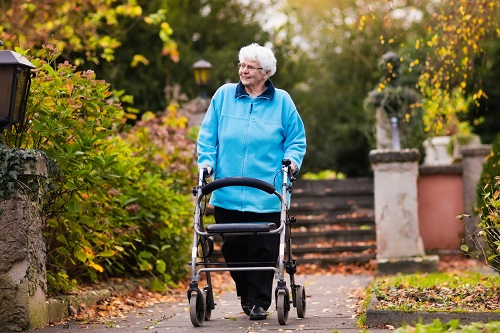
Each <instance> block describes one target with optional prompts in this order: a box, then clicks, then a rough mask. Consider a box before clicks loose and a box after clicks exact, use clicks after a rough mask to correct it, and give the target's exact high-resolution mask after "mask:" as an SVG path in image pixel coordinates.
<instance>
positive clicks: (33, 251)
mask: <svg viewBox="0 0 500 333" xmlns="http://www.w3.org/2000/svg"><path fill="white" fill-rule="evenodd" d="M2 157H3V156H1V157H0V166H2V167H5V165H4V161H2V159H1V158H2ZM45 176H47V167H46V165H45V162H44V160H43V158H41V159H40V160H38V161H37V163H36V164H34V166H33V165H32V166H27V168H26V172H25V175H22V176H18V177H17V184H18V185H19V186H18V187H17V188H16V189H15V190H14V192H13V194H11V195H10V196H9V198H7V199H3V200H0V230H2V232H1V233H0V331H1V332H5V331H7V332H20V331H26V330H30V329H35V328H38V327H41V326H43V325H46V324H47V306H46V292H47V279H46V268H45V261H46V250H45V243H44V240H43V232H42V228H43V224H44V221H43V218H42V214H41V213H42V212H41V202H40V198H41V196H40V193H37V192H36V191H37V190H40V189H37V188H36V186H35V187H33V184H36V183H37V180H36V179H37V177H45Z"/></svg>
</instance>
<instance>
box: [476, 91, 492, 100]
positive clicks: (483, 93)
mask: <svg viewBox="0 0 500 333" xmlns="http://www.w3.org/2000/svg"><path fill="white" fill-rule="evenodd" d="M480 98H488V96H487V95H486V93H485V92H484V91H483V89H479V90H478V91H477V92H476V93H475V94H473V95H472V99H473V100H478V99H480Z"/></svg>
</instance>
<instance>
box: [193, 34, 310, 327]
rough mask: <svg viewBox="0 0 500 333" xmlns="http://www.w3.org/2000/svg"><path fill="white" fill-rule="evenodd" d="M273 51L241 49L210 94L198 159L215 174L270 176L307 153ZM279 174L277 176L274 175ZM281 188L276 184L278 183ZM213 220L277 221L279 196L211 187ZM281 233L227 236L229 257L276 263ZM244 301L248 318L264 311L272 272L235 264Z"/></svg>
mask: <svg viewBox="0 0 500 333" xmlns="http://www.w3.org/2000/svg"><path fill="white" fill-rule="evenodd" d="M274 73H276V58H275V57H274V54H273V52H272V51H271V50H270V49H269V48H266V47H263V46H260V45H258V44H255V43H254V44H251V45H248V46H245V47H243V48H241V50H240V52H239V63H238V74H239V79H240V81H239V82H238V83H227V84H224V85H223V86H222V87H220V88H219V89H218V90H217V91H216V93H215V94H214V96H213V98H212V101H211V103H210V106H209V108H208V111H207V114H206V116H205V119H204V120H203V124H202V125H201V128H200V132H199V136H198V146H197V152H198V166H199V167H200V168H206V169H207V170H208V171H209V173H211V174H212V172H213V177H214V179H219V178H224V177H235V176H239V177H252V178H257V179H260V180H263V181H266V182H268V183H270V184H274V183H275V179H276V175H277V174H278V173H279V172H280V171H281V162H282V160H283V159H289V160H291V161H292V172H293V173H294V174H296V173H297V172H298V171H299V169H300V166H301V164H302V160H303V158H304V155H305V152H306V136H305V130H304V124H303V122H302V120H301V118H300V116H299V113H298V112H297V109H296V107H295V105H294V103H293V101H292V99H291V98H290V95H289V94H288V93H287V92H286V91H284V90H281V89H277V88H275V87H274V85H273V83H272V82H271V81H270V80H269V78H270V77H271V76H272V75H273V74H274ZM278 179H279V177H278ZM275 185H277V186H278V187H279V186H281V184H275ZM210 203H211V204H212V205H213V206H214V214H215V221H216V223H236V222H274V223H276V224H277V225H278V226H279V224H280V202H279V200H278V198H277V197H276V196H270V195H268V194H267V193H264V192H262V191H260V190H257V189H253V188H248V187H225V188H221V189H219V190H217V191H215V192H214V193H213V194H212V197H211V199H210ZM278 247H279V235H278V234H273V235H262V234H260V235H250V236H226V237H224V243H223V245H222V253H223V255H224V259H225V260H226V263H227V264H228V265H229V266H230V265H231V263H241V262H266V263H272V262H274V263H276V261H277V258H278ZM231 276H232V278H233V280H234V281H235V284H236V291H237V295H238V296H239V297H240V298H241V306H242V309H243V311H244V312H245V314H246V315H248V316H249V317H250V319H251V320H263V319H266V318H267V309H268V308H269V306H270V305H271V302H272V286H273V278H274V273H273V272H272V271H233V272H231Z"/></svg>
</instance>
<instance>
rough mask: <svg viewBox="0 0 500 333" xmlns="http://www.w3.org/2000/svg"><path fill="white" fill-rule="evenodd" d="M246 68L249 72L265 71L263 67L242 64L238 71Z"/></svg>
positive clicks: (239, 65)
mask: <svg viewBox="0 0 500 333" xmlns="http://www.w3.org/2000/svg"><path fill="white" fill-rule="evenodd" d="M245 68H246V69H248V71H249V72H254V71H256V70H258V69H264V68H262V67H252V66H248V65H246V64H240V63H238V69H245Z"/></svg>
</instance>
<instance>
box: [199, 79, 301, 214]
mask: <svg viewBox="0 0 500 333" xmlns="http://www.w3.org/2000/svg"><path fill="white" fill-rule="evenodd" d="M197 149H198V166H199V167H200V168H201V167H203V166H204V165H208V166H210V167H212V169H213V170H214V174H213V177H214V179H220V178H224V177H252V178H257V179H260V180H263V181H265V182H268V183H270V184H273V185H275V187H278V190H279V191H280V189H281V188H280V187H281V181H282V176H281V174H280V171H281V161H282V160H283V159H284V158H286V159H290V160H291V161H293V162H295V163H296V164H297V166H298V167H299V169H300V166H301V164H302V160H303V158H304V155H305V152H306V136H305V129H304V123H303V122H302V119H301V118H300V116H299V113H298V112H297V109H296V108H295V104H294V103H293V101H292V99H291V97H290V95H289V94H288V93H287V92H286V91H284V90H282V89H276V88H274V86H273V84H272V82H271V81H270V80H267V81H266V90H265V91H264V93H262V95H260V96H258V97H256V98H252V97H251V96H250V95H248V93H247V92H246V91H245V89H244V87H243V85H242V84H241V82H239V83H237V84H236V83H228V84H225V85H223V86H222V87H220V88H219V89H218V90H217V91H216V93H215V95H214V96H213V98H212V101H211V103H210V106H209V108H208V110H207V114H206V116H205V119H204V120H203V123H202V125H201V128H200V132H199V135H198V148H197ZM280 192H281V191H280ZM210 203H211V204H212V205H214V206H217V207H221V208H225V209H230V210H238V211H243V212H257V213H270V212H279V211H280V209H281V208H280V202H279V199H278V198H277V197H276V196H275V195H274V194H268V193H266V192H263V191H261V190H258V189H254V188H250V187H245V186H241V187H240V186H231V187H225V188H222V189H219V190H216V191H214V192H213V193H212V197H211V199H210Z"/></svg>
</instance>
